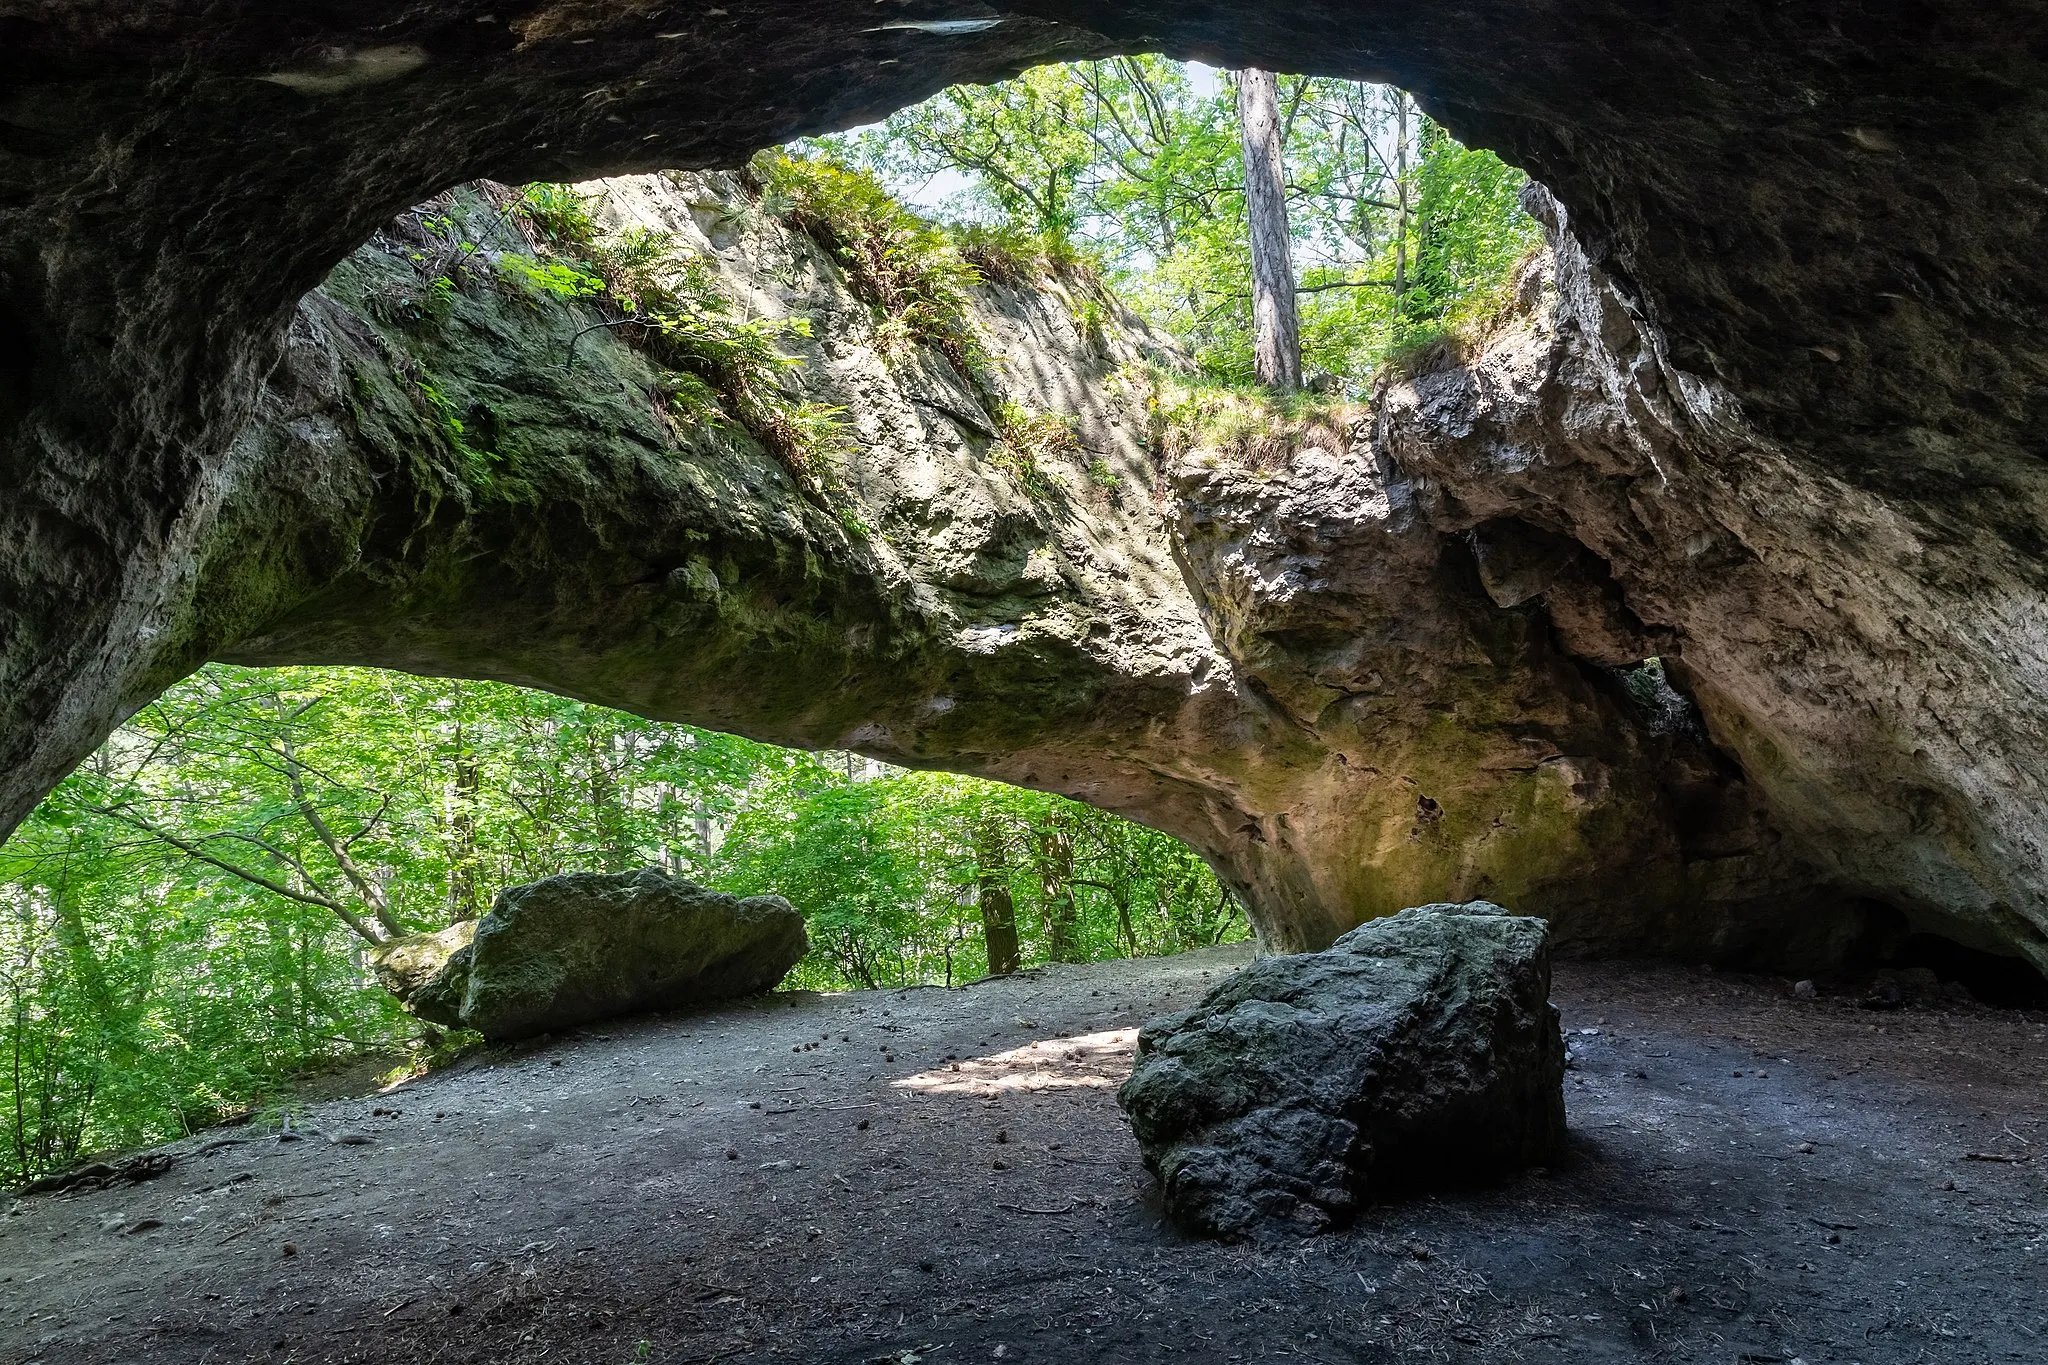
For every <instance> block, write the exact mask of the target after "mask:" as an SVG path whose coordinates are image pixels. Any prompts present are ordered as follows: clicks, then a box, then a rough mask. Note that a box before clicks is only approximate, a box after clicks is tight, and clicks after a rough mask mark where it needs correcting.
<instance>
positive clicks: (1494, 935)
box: [1117, 901, 1564, 1238]
mask: <svg viewBox="0 0 2048 1365" xmlns="http://www.w3.org/2000/svg"><path fill="white" fill-rule="evenodd" d="M1547 938H1548V928H1547V926H1546V925H1545V924H1544V922H1543V921H1542V920H1540V919H1533V918H1529V917H1525V916H1517V915H1511V914H1509V913H1508V912H1507V911H1505V910H1503V909H1501V908H1500V907H1499V906H1497V905H1493V904H1491V903H1489V902H1487V901H1472V902H1470V903H1469V904H1465V905H1424V906H1417V907H1414V908H1412V909H1408V910H1403V911H1402V912H1401V913H1400V914H1398V915H1394V916H1391V917H1390V918H1387V919H1381V920H1374V921H1372V922H1371V923H1368V924H1365V925H1361V926H1360V927H1359V928H1357V929H1354V930H1352V931H1351V932H1350V933H1348V934H1346V935H1344V937H1342V938H1340V939H1338V940H1337V942H1336V944H1335V946H1333V947H1331V948H1329V949H1327V950H1326V951H1324V952H1320V953H1300V954H1295V955H1292V956H1284V957H1268V958H1262V959H1261V960H1259V961H1258V962H1255V963H1253V964H1252V965H1251V966H1249V967H1247V968H1245V969H1244V970H1243V971H1242V972H1239V973H1238V974H1237V975H1236V976H1234V977H1232V978H1231V979H1230V980H1228V981H1226V982H1224V983H1223V984H1222V985H1220V986H1218V987H1217V988H1216V989H1215V990H1213V991H1211V992H1210V993H1209V995H1208V996H1207V998H1205V999H1204V1000H1203V1001H1202V1003H1201V1004H1200V1005H1197V1006H1196V1007H1195V1008H1193V1009H1190V1010H1185V1011H1183V1012H1181V1013H1179V1014H1172V1015H1168V1016H1166V1017H1164V1018H1161V1019H1156V1020H1154V1021H1152V1022H1151V1023H1150V1024H1147V1025H1146V1026H1145V1028H1144V1029H1143V1030H1141V1031H1140V1033H1139V1034H1138V1064H1137V1069H1136V1070H1135V1071H1133V1072H1132V1074H1131V1078H1130V1079H1129V1080H1128V1081H1126V1082H1125V1083H1124V1086H1123V1089H1122V1090H1121V1091H1119V1092H1118V1094H1117V1100H1118V1102H1119V1103H1120V1104H1122V1105H1123V1107H1124V1111H1125V1112H1126V1113H1127V1114H1129V1115H1130V1120H1131V1128H1132V1131H1133V1132H1134V1133H1136V1134H1137V1138H1138V1145H1139V1146H1140V1147H1141V1148H1142V1149H1143V1151H1144V1156H1145V1164H1146V1166H1147V1167H1149V1168H1150V1169H1151V1171H1152V1173H1153V1174H1154V1175H1155V1176H1157V1177H1158V1178H1159V1181H1160V1183H1161V1184H1162V1185H1163V1186H1164V1188H1165V1195H1166V1203H1167V1207H1168V1209H1169V1210H1170V1211H1171V1212H1172V1214H1173V1215H1174V1217H1175V1218H1176V1219H1178V1220H1179V1221H1180V1222H1182V1223H1183V1224H1185V1225H1186V1226H1188V1227H1190V1228H1191V1229H1193V1230H1196V1231H1199V1232H1205V1233H1210V1234H1214V1235H1217V1236H1222V1237H1232V1238H1237V1237H1249V1236H1255V1235H1257V1234H1258V1233H1260V1232H1261V1231H1262V1230H1270V1229H1273V1228H1275V1227H1281V1226H1291V1227H1294V1228H1299V1229H1303V1230H1308V1231H1315V1230H1319V1229H1321V1228H1323V1227H1325V1226H1327V1225H1329V1224H1330V1223H1333V1222H1338V1221H1342V1220H1343V1219H1345V1218H1347V1217H1349V1216H1350V1214H1351V1213H1352V1212H1353V1210H1354V1209H1355V1208H1356V1206H1357V1204H1358V1201H1359V1200H1360V1199H1361V1198H1362V1197H1364V1196H1366V1195H1367V1194H1368V1193H1369V1192H1371V1191H1374V1190H1380V1189H1388V1188H1399V1187H1407V1186H1412V1185H1415V1184H1420V1183H1446V1184H1467V1183H1472V1182H1478V1181H1485V1180H1488V1179H1491V1178H1495V1177H1498V1176H1500V1175H1502V1174H1505V1173H1507V1172H1509V1171H1513V1170H1516V1169H1519V1168H1521V1167H1524V1166H1529V1165H1535V1164H1539V1163H1541V1162H1544V1161H1546V1160H1549V1159H1550V1158H1551V1157H1552V1156H1553V1155H1555V1154H1556V1153H1557V1151H1558V1150H1559V1148H1560V1146H1561V1144H1562V1143H1563V1141H1564V1040H1563V1037H1562V1035H1561V1034H1560V1032H1559V1030H1558V1017H1557V1011H1556V1010H1555V1009H1554V1008H1552V1007H1551V1005H1550V999H1549V997H1550V957H1549V949H1548V945H1547Z"/></svg>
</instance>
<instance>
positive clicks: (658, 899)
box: [407, 867, 810, 1042]
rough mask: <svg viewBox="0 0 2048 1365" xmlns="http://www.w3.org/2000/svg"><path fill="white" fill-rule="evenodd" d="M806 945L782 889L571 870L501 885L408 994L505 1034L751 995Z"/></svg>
mask: <svg viewBox="0 0 2048 1365" xmlns="http://www.w3.org/2000/svg"><path fill="white" fill-rule="evenodd" d="M459 927H460V926H458V928H459ZM809 946H810V940H809V936H808V935H807V934H806V933H805V932H804V919H803V916H802V915H801V914H799V913H798V912H797V911H796V910H795V909H794V908H793V907H791V905H790V903H789V902H788V901H786V900H784V899H782V897H780V896H749V897H747V898H746V899H744V900H742V899H741V898H739V897H737V896H732V895H728V894H726V893H725V892H722V891H708V890H706V889H705V888H703V887H701V886H697V885H695V884H693V883H690V882H686V881H682V880H679V879H677V878H674V877H670V876H668V875H666V874H665V873H663V872H661V871H660V870H659V869H657V868H651V867H650V868H642V869H641V870H640V871H638V872H617V873H599V872H568V873H564V874H562V875H561V876H556V877H548V878H545V879H543V880H541V881H537V882H528V883H526V884H525V885H523V886H514V887H510V888H508V889H506V890H504V891H502V892H500V893H499V894H498V899H497V901H496V903H495V904H493V905H492V906H491V912H490V913H489V914H487V915H485V916H484V917H483V918H482V919H481V920H479V921H476V923H475V926H474V931H473V936H472V937H471V940H470V942H469V943H468V944H467V945H465V946H463V947H461V948H459V949H456V950H455V951H453V952H452V953H450V954H449V956H448V957H447V959H446V960H445V962H444V963H443V965H442V966H441V968H440V970H439V971H438V972H437V973H435V974H434V975H433V976H432V977H431V978H430V979H428V980H425V981H423V982H421V983H420V984H419V985H417V986H416V987H414V989H413V991H412V994H411V995H410V996H409V997H408V998H407V1003H408V1005H409V1006H410V1007H411V1008H412V1010H413V1012H414V1013H416V1014H418V1015H420V1016H421V1017H422V1018H426V1019H432V1020H434V1021H435V1022H438V1023H445V1024H448V1025H450V1026H452V1027H461V1028H469V1029H475V1030H476V1031H477V1032H479V1033H481V1034H483V1035H484V1037H486V1038H489V1039H491V1040H492V1041H494V1042H503V1041H508V1040H511V1039H516V1038H531V1037H533V1036H535V1035H537V1034H542V1033H553V1032H556V1031H559V1030H561V1029H566V1028H574V1027H576V1026H577V1025H579V1024H589V1023H595V1022H596V1021H598V1020H601V1019H613V1018H617V1017H618V1016H620V1015H626V1014H637V1013H641V1012H643V1011H646V1010H661V1009H678V1008H682V1007H685V1006H690V1005H701V1004H710V1003H713V1002H716V1001H720V1000H732V999H736V998H738V997H740V996H747V995H758V994H760V993H761V992H762V991H766V990H772V989H773V988H774V987H775V985H776V984H777V983H778V982H780V981H781V980H782V978H783V977H784V976H785V975H787V974H788V972H789V969H790V968H791V967H793V966H795V965H796V964H797V961H798V960H799V959H800V958H802V957H803V955H804V952H805V950H806V949H808V948H809Z"/></svg>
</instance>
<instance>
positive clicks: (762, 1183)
mask: <svg viewBox="0 0 2048 1365" xmlns="http://www.w3.org/2000/svg"><path fill="white" fill-rule="evenodd" d="M1248 955H1249V948H1248V946H1246V945H1235V946H1231V947H1226V948H1220V949H1212V950H1206V951H1199V952H1192V953H1185V954H1181V955H1179V956H1175V957H1170V958H1155V959H1144V960H1137V961H1120V962H1104V963H1096V964H1092V965H1081V966H1058V967H1048V968H1044V969H1040V970H1038V971H1034V972H1029V973H1026V974H1023V975H1021V976H1018V977H1012V978H1008V979H991V980H988V981H984V982H980V983H977V984H975V985H972V986H968V987H964V988H959V989H953V990H944V989H937V988H923V989H911V990H901V991H871V992H855V993H848V994H840V995H816V994H811V993H787V994H782V995H776V996H770V997H766V998H764V999H761V1000H759V1001H756V1002H752V1003H749V1004H746V1005H741V1006H736V1007H732V1008H727V1009H722V1010H718V1011H714V1012H709V1013H703V1014H695V1015H675V1016H666V1017H653V1018H647V1019H642V1020H636V1021H624V1022H621V1023H619V1024H617V1025H613V1026H608V1027H606V1028H604V1029H602V1030H588V1031H584V1032H581V1033H578V1034H574V1035H571V1036H566V1037H560V1038H556V1039H552V1040H543V1041H541V1042H540V1043H538V1044H536V1045H532V1046H528V1047H523V1048H520V1049H516V1050H507V1051H503V1052H498V1053H494V1054H487V1055H485V1056H482V1057H479V1058H478V1059H476V1060H474V1061H471V1062H468V1063H465V1064H463V1065H461V1066H459V1067H458V1068H456V1069H453V1070H450V1071H446V1072H442V1073H439V1074H436V1075H432V1076H429V1077H426V1078H423V1079H420V1080H417V1081H413V1082H410V1083H407V1084H404V1085H401V1086H399V1087H397V1088H395V1089H391V1090H389V1091H384V1092H377V1093H371V1094H365V1095H362V1096H358V1097H354V1098H344V1099H338V1100H333V1101H329V1102H325V1103H320V1104H315V1105H312V1106H310V1107H308V1108H307V1109H306V1110H305V1111H304V1112H303V1113H301V1114H300V1115H299V1116H298V1117H297V1119H296V1120H295V1125H294V1126H295V1129H296V1131H297V1132H298V1133H299V1134H301V1136H300V1139H299V1140H297V1141H290V1142H280V1141H279V1140H278V1138H277V1136H276V1135H275V1133H274V1132H270V1131H260V1130H259V1129H258V1128H257V1126H256V1125H245V1126H243V1127H239V1128H225V1129H218V1130H214V1131H211V1132H207V1133H201V1134H198V1135H195V1136H194V1137H193V1138H191V1139H188V1140H185V1141H183V1142H180V1143H178V1144H175V1145H174V1146H172V1147H169V1148H165V1149H162V1151H163V1152H165V1153H168V1154H171V1155H173V1156H174V1157H175V1161H174V1162H173V1163H172V1164H171V1165H170V1166H169V1169H168V1170H167V1171H165V1172H164V1173H162V1174H160V1175H158V1176H157V1177H156V1178H154V1179H151V1180H148V1181H146V1182H143V1183H117V1184H114V1185H110V1186H109V1187H107V1188H103V1189H96V1190H85V1189H77V1190H73V1191H71V1192H68V1193H63V1194H54V1195H41V1196H33V1197H30V1198H27V1199H24V1200H22V1201H20V1202H19V1203H18V1204H17V1205H16V1206H15V1208H14V1210H13V1212H12V1214H11V1216H9V1217H6V1218H4V1219H0V1294H4V1295H5V1297H6V1301H7V1302H8V1303H9V1305H10V1309H11V1310H12V1311H10V1313H9V1314H8V1315H7V1318H6V1320H5V1322H4V1324H0V1361H5V1362H7V1363H8V1365H27V1363H28V1362H56V1361H64V1362H79V1363H81V1365H83V1363H84V1362H114V1361H121V1362H128V1361H166V1362H190V1363H191V1365H202V1363H203V1365H228V1363H229V1362H241V1361H273V1362H275V1361H286V1360H290V1361H308V1362H310V1361H359V1362H371V1361H376V1362H418V1363H420V1365H426V1363H427V1362H437V1363H438V1362H448V1363H449V1365H453V1363H454V1362H464V1361H478V1362H481V1361H490V1362H508V1363H509V1362H539V1361H573V1362H586V1361H587V1362H601V1363H606V1365H609V1363H611V1362H617V1363H619V1365H624V1363H625V1362H634V1361H656V1362H665V1363H666V1365H686V1363H689V1365H708V1362H712V1361H721V1360H729V1359H731V1360H737V1359H773V1358H783V1359H791V1360H804V1361H819V1362H825V1361H831V1362H842V1361H843V1362H848V1363H849V1365H851V1363H852V1362H884V1361H886V1362H897V1363H900V1365H909V1363H910V1362H925V1361H930V1362H948V1361H970V1360H1002V1361H1045V1362H1091V1361H1104V1362H1108V1361H1150V1360H1176V1361H1178V1360H1187V1361H1215V1362H1227V1361H1248V1360H1260V1359H1275V1360H1279V1359H1291V1360H1304V1361H1323V1362H1352V1361H1394V1360H1456V1361H1503V1362H1504V1361H1519V1360H1526V1361H1560V1362H1561V1361H1572V1362H1585V1361H1602V1360H1645V1359H1647V1360H1674V1361H1691V1360H1698V1361H1715V1362H1767V1361H1780V1362H1791V1361H1794V1360H1801V1361H1806V1362H1809V1363H1810V1365H1816V1363H1817V1362H1820V1361H1829V1360H1840V1361H1860V1362H1869V1363H1871V1365H1876V1363H1877V1362H1894V1361H1897V1362H1907V1361H1921V1360H1928V1361H1943V1362H1958V1363H1959V1365H1960V1363H1962V1362H1978V1361H1984V1362H1990V1361H2006V1360H2036V1359H2039V1358H2040V1356H2041V1350H2042V1345H2041V1343H2042V1340H2043V1335H2044V1334H2048V1310H2044V1308H2043V1302H2044V1298H2043V1291H2044V1289H2048V1275H2044V1269H2043V1257H2044V1255H2048V1216H2044V1215H2043V1213H2042V1211H2041V1210H2042V1208H2043V1195H2044V1193H2048V1190H2044V1188H2043V1176H2044V1167H2043V1165H2042V1164H2041V1161H2040V1160H2039V1155H2040V1154H2041V1153H2042V1152H2043V1151H2044V1150H2048V1098H2044V1097H2043V1095H2042V1093H2041V1091H2040V1089H2039V1087H2038V1086H2036V1085H2034V1084H2032V1083H2031V1080H2030V1078H2031V1077H2032V1076H2034V1075H2037V1074H2039V1070H2040V1067H2041V1065H2042V1063H2043V1062H2044V1061H2048V1013H2044V1012H2040V1011H2030V1010H2012V1009H1995V1008H1991V1007H1988V1006H1984V1005H1979V1004H1975V1003H1971V1002H1968V1001H1966V1000H1963V999H1962V998H1961V997H1960V996H1948V997H1943V998H1940V999H1939V1000H1937V1001H1933V1002H1925V1001H1922V1002H1913V1003H1909V1004H1907V1005H1905V1006H1904V1007H1902V1008H1898V1009H1894V1010H1886V1011H1873V1010H1869V1009H1865V1008H1862V1007H1861V1004H1862V1001H1863V1000H1864V999H1865V998H1866V993H1865V990H1864V989H1863V988H1862V986H1861V984H1860V983H1851V982H1842V983H1834V984H1831V983H1828V982H1823V983H1821V988H1820V991H1819V993H1818V996H1817V998H1812V999H1805V998H1800V996H1799V995H1798V994H1797V993H1795V992H1794V991H1793V989H1792V983H1790V982H1785V981H1780V980H1775V979H1769V978H1754V977H1736V976H1731V975H1726V974H1720V975H1717V974H1713V973H1709V972H1705V971H1693V970H1687V969H1683V968H1677V967H1670V966H1649V965H1640V964H1627V963H1588V962H1567V963H1562V964H1560V965H1559V966H1558V968H1557V976H1556V986H1555V991H1554V997H1553V998H1554V999H1555V1000H1556V1002H1557V1004H1558V1005H1559V1007H1560V1009H1561V1010H1562V1012H1563V1015H1564V1023H1565V1027H1566V1030H1567V1036H1568V1038H1569V1040H1570V1044H1571V1047H1572V1049H1573V1053H1574V1060H1573V1063H1572V1069H1571V1070H1570V1071H1569V1072H1568V1073H1567V1077H1566V1085H1565V1095H1566V1100H1567V1103H1568V1105H1569V1108H1570V1118H1571V1129H1572V1134H1573V1138H1572V1142H1573V1147H1572V1152H1573V1155H1572V1158H1571V1160H1570V1161H1569V1163H1568V1164H1566V1165H1565V1166H1564V1167H1562V1168H1560V1169H1556V1170H1548V1171H1537V1172H1534V1173H1531V1174H1528V1175H1526V1176H1523V1177H1521V1178H1518V1179H1516V1180H1514V1181H1513V1182H1511V1183H1509V1184H1507V1185H1506V1186H1504V1187H1498V1188H1488V1189H1475V1190H1468V1191H1462V1192H1449V1193H1443V1194H1439V1195H1435V1196H1432V1197H1428V1198H1421V1199H1416V1200H1412V1201H1401V1202H1394V1203H1386V1204H1381V1205H1378V1206H1375V1207H1373V1208H1371V1209H1369V1210H1368V1211H1367V1213H1366V1214H1365V1216H1364V1217H1363V1218H1362V1219H1361V1220H1360V1221H1359V1222H1358V1224H1357V1225H1356V1226H1354V1227H1353V1228H1351V1229H1349V1230H1347V1231H1344V1232H1341V1233H1338V1234H1335V1235H1330V1236H1324V1237H1318V1238H1314V1239H1310V1240H1305V1241H1299V1242H1289V1243H1285V1244H1274V1245H1267V1246H1261V1247H1253V1246H1221V1245H1215V1244H1209V1243H1202V1242H1194V1241H1190V1240H1187V1239H1185V1238H1183V1237H1181V1236H1179V1235H1177V1234H1176V1233H1175V1232H1173V1231H1172V1230H1171V1229H1170V1228H1169V1227H1167V1226H1165V1225H1164V1224H1163V1222H1162V1219H1161V1216H1160V1211H1159V1208H1158V1206H1157V1202H1156V1197H1155V1190H1154V1186H1153V1184H1152V1181H1151V1178H1150V1177H1149V1176H1148V1175H1147V1174H1146V1173H1145V1172H1144V1170H1143V1169H1142V1167H1141V1166H1140V1164H1139V1162H1138V1159H1137V1152H1136V1149H1135V1147H1134V1146H1133V1144H1132V1142H1131V1139H1130V1135H1129V1132H1128V1130H1127V1128H1126V1127H1125V1125H1124V1122H1123V1119H1122V1116H1121V1115H1120V1114H1119V1112H1118V1111H1117V1108H1116V1104H1115V1100H1114V1093H1115V1087H1116V1086H1117V1084H1118V1083H1120V1081H1121V1079H1122V1077H1123V1076H1124V1074H1125V1073H1126V1072H1127V1071H1128V1069H1129V1065H1130V1049H1131V1043H1132V1041H1133V1039H1134V1037H1135V1030H1136V1028H1137V1026H1138V1025H1139V1024H1140V1023H1142V1022H1143V1021H1144V1020H1146V1019H1148V1018H1151V1017H1153V1016H1155V1015H1157V1014H1160V1013H1162V1012H1164V1011H1167V1010H1170V1009H1174V1008H1178V1007H1182V1006H1184V1005H1186V1004H1188V1003H1191V1002H1192V1000H1193V999H1195V998H1196V997H1197V996H1199V994H1200V993H1201V992H1203V991H1204V990H1206V989H1207V988H1208V987H1209V986H1211V985H1213V984H1214V983H1215V982H1216V981H1217V980H1218V979H1220V978H1221V977H1222V976H1224V975H1226V974H1227V973H1229V972H1230V971H1232V970H1234V969H1235V968H1237V967H1238V966H1240V965H1242V963H1243V962H1244V961H1245V960H1246V959H1247V957H1248Z"/></svg>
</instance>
